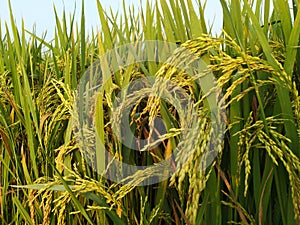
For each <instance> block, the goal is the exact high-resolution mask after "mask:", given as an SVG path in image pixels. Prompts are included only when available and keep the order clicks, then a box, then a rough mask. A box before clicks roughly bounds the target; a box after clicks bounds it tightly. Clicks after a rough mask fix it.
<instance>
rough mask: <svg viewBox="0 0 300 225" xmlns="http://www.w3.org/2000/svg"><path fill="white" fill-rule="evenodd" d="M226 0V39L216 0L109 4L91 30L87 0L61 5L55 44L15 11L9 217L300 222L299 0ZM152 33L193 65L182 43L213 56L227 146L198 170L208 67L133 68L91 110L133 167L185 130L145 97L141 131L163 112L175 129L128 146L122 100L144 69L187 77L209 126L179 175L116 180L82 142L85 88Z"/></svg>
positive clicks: (9, 66) (5, 196) (4, 43)
mask: <svg viewBox="0 0 300 225" xmlns="http://www.w3.org/2000/svg"><path fill="white" fill-rule="evenodd" d="M220 2H221V4H222V8H223V16H224V24H223V32H222V34H220V35H219V36H217V37H216V36H213V35H212V34H211V31H210V29H209V27H207V25H206V24H207V23H206V21H205V20H204V16H203V12H204V10H205V7H203V5H201V4H200V2H199V3H198V4H193V3H192V1H191V0H187V1H184V0H170V1H166V0H160V1H157V2H155V3H150V1H149V2H147V4H146V8H144V9H139V10H137V9H136V8H134V7H127V6H125V4H124V7H123V8H124V11H123V12H122V13H121V14H114V13H113V12H112V13H111V15H108V14H107V12H105V11H104V10H103V8H102V6H101V4H100V2H99V1H97V5H98V12H99V19H100V23H101V30H100V31H99V32H98V31H97V32H96V31H95V30H94V31H93V32H91V34H89V35H87V34H86V33H85V12H84V10H82V15H81V23H80V24H75V22H74V16H71V19H70V21H69V20H67V19H66V15H65V14H64V15H63V16H62V18H60V17H59V16H58V15H57V13H56V11H55V9H54V12H55V15H56V28H55V30H56V33H55V36H54V37H53V40H52V41H49V42H47V41H46V40H45V39H44V37H38V36H37V35H36V34H35V33H34V32H29V31H27V30H25V28H24V24H23V26H22V28H21V29H17V27H16V25H15V23H14V22H13V21H14V19H13V12H12V11H11V10H10V13H11V21H12V22H11V25H9V26H6V27H1V30H0V37H1V42H0V84H1V85H0V212H1V213H0V223H1V224H5V225H6V224H87V223H91V224H119V225H123V224H141V225H142V224H154V225H156V224H197V225H198V224H227V223H240V224H274V225H276V224H278V225H279V224H284V225H291V224H300V189H299V187H300V152H299V150H300V148H299V137H300V98H299V94H298V91H299V88H300V78H299V72H300V63H299V62H300V52H299V51H298V48H299V33H300V13H299V12H298V7H299V1H296V0H295V1H293V5H292V6H290V5H289V4H288V1H286V0H274V1H273V4H274V7H271V5H272V4H271V2H270V1H269V0H265V1H261V0H257V1H253V2H252V3H249V2H248V1H246V0H244V1H239V0H231V1H229V2H228V1H225V0H220ZM82 9H84V4H83V5H82ZM25 22H26V21H25ZM145 40H159V41H168V42H170V43H175V44H176V45H177V49H176V50H175V51H174V52H173V54H172V55H170V57H169V59H168V60H169V61H168V62H170V61H172V60H173V61H172V62H177V63H178V64H180V63H182V62H184V63H186V65H189V63H192V62H189V61H188V60H187V59H189V60H190V58H188V57H185V55H184V54H182V53H183V52H184V51H183V50H182V49H188V50H190V51H192V52H193V53H195V55H196V56H197V57H201V58H202V59H203V60H204V61H205V63H206V64H207V65H208V67H207V69H208V70H209V71H210V72H212V73H213V74H214V76H215V77H216V84H217V85H218V86H219V87H220V88H221V89H222V92H223V96H219V97H220V99H219V101H220V102H223V103H224V104H223V105H222V107H224V110H225V112H226V116H224V118H225V122H226V133H225V136H224V139H223V142H222V143H214V144H215V148H216V149H215V150H216V151H217V157H216V159H215V160H214V161H213V162H212V163H211V164H210V165H209V166H208V167H207V169H206V170H198V169H199V168H197V167H198V166H199V165H200V164H199V161H201V158H202V157H204V156H203V155H204V152H203V146H204V145H207V144H208V143H211V142H210V140H209V137H210V135H209V134H210V133H209V132H207V129H209V128H210V129H213V127H209V126H208V125H207V120H206V119H209V117H208V113H207V104H206V100H205V97H206V96H205V95H204V93H203V92H201V90H200V88H199V86H197V85H198V84H197V83H196V78H195V77H193V76H192V77H189V76H188V75H187V74H186V73H185V72H184V71H180V70H178V69H176V68H175V67H171V66H169V64H167V63H153V62H152V63H151V62H143V63H136V64H134V65H129V66H127V67H124V68H120V70H119V71H117V72H116V73H114V74H113V75H112V76H111V77H112V78H111V79H110V80H109V82H107V84H106V86H105V88H104V91H103V92H101V93H99V95H98V96H95V98H96V101H95V102H96V103H95V105H96V107H95V109H91V115H90V116H91V118H90V119H91V120H93V119H95V124H96V130H97V131H98V134H99V136H100V137H99V138H100V139H101V141H102V142H103V143H105V145H106V147H107V148H108V149H109V151H110V153H111V154H112V155H114V157H116V158H118V159H119V160H124V162H127V163H130V164H133V165H137V164H140V165H146V164H149V163H150V164H152V163H157V162H160V161H162V160H164V159H165V158H167V157H168V156H170V151H172V149H175V148H176V144H178V137H179V135H180V133H181V132H184V129H181V128H182V127H183V121H181V120H180V117H179V115H181V114H182V112H181V111H180V110H179V109H174V107H173V106H172V105H171V104H170V103H167V102H163V101H160V100H159V99H157V98H143V97H140V98H139V95H136V96H131V98H132V99H136V101H137V103H136V105H135V106H136V108H135V111H134V113H132V118H131V119H132V123H133V124H135V128H136V129H135V130H136V132H137V133H136V135H137V136H139V135H140V136H141V137H143V138H147V137H149V135H150V134H151V132H149V129H148V128H149V127H148V125H147V122H149V121H151V120H153V118H154V117H155V116H158V117H162V118H163V119H164V121H165V123H166V124H167V130H168V135H166V136H164V138H163V137H161V141H162V142H161V143H162V144H161V145H159V146H158V147H156V148H153V149H152V150H151V151H147V152H140V153H132V151H130V149H128V148H126V147H124V146H123V145H122V140H118V138H117V137H116V136H115V135H114V134H113V133H112V132H111V120H112V119H114V118H110V115H111V112H112V111H113V110H114V106H113V104H111V102H112V101H113V100H114V99H116V98H118V93H119V90H123V89H126V88H127V85H128V83H129V82H132V81H134V80H135V79H138V78H147V77H148V76H155V77H156V78H159V77H163V78H166V79H170V80H172V82H174V83H176V84H177V85H178V86H179V87H182V89H184V90H185V91H186V93H187V94H188V95H189V96H190V97H191V99H192V100H193V102H194V103H195V110H196V112H197V113H198V116H199V118H201V119H199V120H197V121H198V122H199V124H195V125H197V126H198V125H199V127H203V128H205V129H206V130H205V129H202V131H201V132H200V133H196V134H193V135H194V136H192V137H193V138H194V137H196V139H195V138H194V140H196V143H198V144H197V145H191V146H192V147H193V149H189V148H188V147H186V148H182V150H181V151H190V152H192V154H191V155H190V156H189V157H188V158H187V159H186V161H185V162H184V163H183V164H184V165H183V166H182V167H178V168H177V169H176V168H175V170H176V171H175V173H174V174H173V175H172V177H170V178H169V179H167V180H165V181H162V182H160V183H158V184H152V185H147V186H140V183H142V182H143V181H144V180H145V179H147V176H150V175H149V174H148V173H143V174H141V173H138V172H137V173H136V174H135V175H134V176H133V177H131V180H130V181H129V182H128V183H127V184H120V183H114V182H111V181H110V180H108V179H105V178H104V177H102V176H101V175H100V174H97V173H96V172H95V171H94V170H93V169H92V168H91V167H89V165H88V164H87V163H86V161H85V159H84V157H83V154H82V151H81V149H82V146H81V143H79V142H78V141H77V140H76V137H75V133H76V132H73V131H74V123H75V121H76V120H74V118H77V117H78V116H80V112H78V110H76V109H77V108H76V107H75V104H74V102H75V100H76V89H77V87H78V84H79V83H80V78H81V77H82V75H83V74H84V73H85V72H86V71H88V68H89V67H90V66H91V65H93V63H94V62H96V61H97V60H98V59H99V58H100V57H101V56H102V55H103V54H105V53H106V52H107V51H109V50H110V49H113V48H115V47H118V46H123V45H124V44H126V43H136V42H138V41H145ZM118 57H120V58H121V59H124V58H126V55H119V56H118ZM122 57H123V58H122ZM176 60H177V61H176ZM205 73H206V71H204V72H203V74H201V73H200V74H198V78H199V77H201V76H202V75H203V76H204V74H205ZM149 74H150V75H149ZM196 77H197V76H196ZM161 85H162V86H163V85H165V84H164V83H162V84H161ZM163 87H164V86H163ZM79 108H80V107H79ZM224 118H223V119H224ZM220 119H221V118H220ZM140 121H146V122H144V123H141V122H140ZM85 132H86V133H85V134H86V135H88V133H89V130H88V129H87V130H85ZM212 132H213V130H212ZM190 141H193V140H190V139H187V140H186V142H185V143H182V145H183V146H190V145H189V144H190ZM180 154H181V153H180V151H179V152H178V155H180ZM96 157H98V158H97V160H100V161H101V160H103V157H105V155H104V156H103V155H100V156H99V155H97V156H96ZM99 157H100V158H99ZM101 157H102V158H101ZM173 160H174V161H176V160H180V158H176V157H174V159H173ZM97 162H98V161H97ZM179 163H180V162H179ZM108 166H109V165H108ZM200 166H201V165H200Z"/></svg>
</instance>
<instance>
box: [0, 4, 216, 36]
mask: <svg viewBox="0 0 300 225" xmlns="http://www.w3.org/2000/svg"><path fill="white" fill-rule="evenodd" d="M141 1H142V3H143V2H145V1H144V0H141ZM141 1H140V0H125V3H126V4H127V5H131V4H134V5H136V6H138V5H140V2H141ZM100 2H101V3H102V5H103V7H104V8H105V9H107V10H109V8H110V7H111V8H112V9H113V11H117V10H120V9H121V7H122V0H100ZM11 5H12V9H13V13H14V16H15V19H16V22H17V24H18V25H19V26H20V25H21V19H22V18H23V19H24V22H25V27H26V29H28V30H32V28H33V26H34V24H35V25H36V29H37V34H38V35H41V34H42V33H43V32H44V31H45V30H47V33H48V35H47V37H49V36H50V37H51V36H52V35H53V31H54V27H55V18H54V11H53V5H55V7H56V9H57V11H58V15H59V16H61V15H62V11H63V9H64V8H65V10H66V12H67V15H69V14H70V13H72V12H74V9H75V5H76V18H77V19H79V17H80V10H81V0H26V1H24V0H11ZM205 12H206V13H205V17H206V19H207V21H208V24H212V22H213V21H214V31H218V30H219V29H220V27H221V24H222V11H221V6H220V3H219V1H218V0H209V1H207V7H206V11H205ZM85 14H86V27H87V29H88V31H89V30H90V28H91V27H94V28H96V27H99V17H98V12H97V4H96V0H86V1H85ZM0 20H1V24H2V28H3V24H4V21H6V22H9V7H8V0H0Z"/></svg>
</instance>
